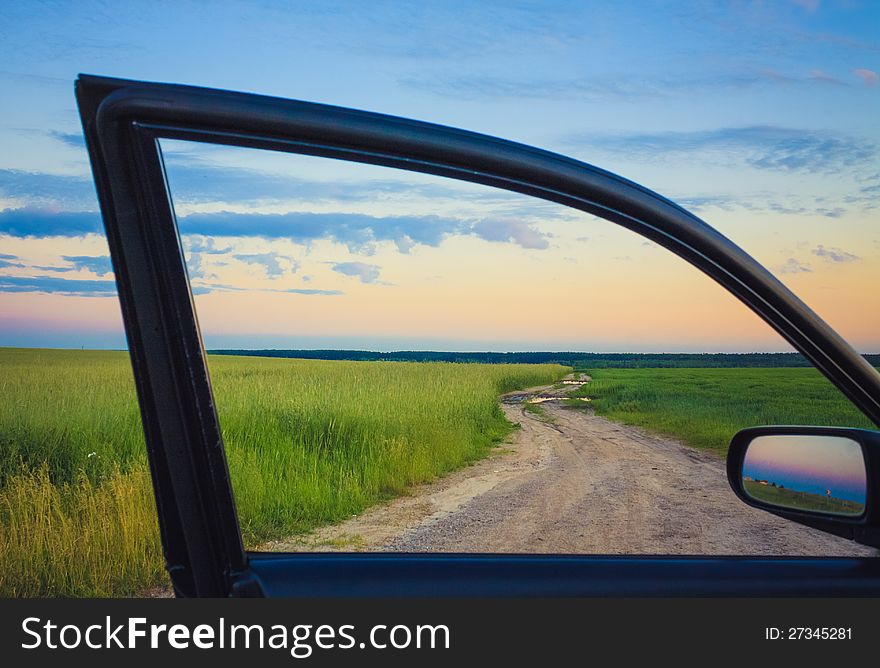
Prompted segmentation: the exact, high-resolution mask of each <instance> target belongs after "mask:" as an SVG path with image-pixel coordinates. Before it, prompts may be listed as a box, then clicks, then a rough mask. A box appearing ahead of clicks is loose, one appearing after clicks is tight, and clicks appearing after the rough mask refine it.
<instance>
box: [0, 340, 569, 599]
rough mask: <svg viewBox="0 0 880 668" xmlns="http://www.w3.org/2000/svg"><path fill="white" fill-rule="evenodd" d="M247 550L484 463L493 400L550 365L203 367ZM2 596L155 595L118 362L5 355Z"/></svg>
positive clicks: (144, 488)
mask: <svg viewBox="0 0 880 668" xmlns="http://www.w3.org/2000/svg"><path fill="white" fill-rule="evenodd" d="M209 365H210V367H211V373H212V378H213V382H214V388H215V394H216V397H217V404H218V412H219V415H220V420H221V426H222V429H223V435H224V438H225V440H226V445H227V456H228V459H229V466H230V469H231V471H232V480H233V486H234V489H235V494H236V502H237V505H238V510H239V515H240V517H241V522H242V527H243V530H244V534H245V540H246V542H247V543H248V544H249V545H251V546H253V545H256V544H259V543H260V542H262V541H265V540H267V539H270V538H275V537H281V536H286V535H291V534H293V533H296V532H299V531H305V530H308V529H310V528H313V527H315V526H318V525H320V524H325V523H328V522H332V521H334V520H339V519H342V518H345V517H348V516H350V515H352V514H354V513H357V512H360V511H361V510H363V509H364V508H366V507H367V506H369V505H370V504H373V503H376V502H378V501H380V500H382V499H386V498H389V497H391V496H394V495H398V494H401V493H404V492H405V490H406V489H407V487H409V486H411V485H413V484H416V483H419V482H423V481H426V480H430V479H432V478H435V477H437V476H439V475H442V474H443V473H446V472H448V471H450V470H452V469H455V468H458V467H461V466H463V465H465V464H467V463H468V462H471V461H473V460H476V459H478V458H480V457H482V456H484V455H486V454H487V452H488V451H489V449H490V448H491V447H492V445H493V444H494V443H497V442H498V441H500V440H501V439H502V438H503V437H504V436H506V435H507V434H508V433H509V431H510V429H511V425H510V424H509V423H508V422H507V421H506V420H505V419H504V416H503V413H502V412H501V409H500V407H499V405H498V401H497V397H498V395H499V394H500V393H503V392H507V391H511V390H514V389H520V388H524V387H528V386H532V385H538V384H546V383H552V382H554V381H555V380H557V379H559V378H560V377H561V376H562V375H564V373H565V372H566V371H567V370H568V369H566V368H565V367H561V366H558V365H550V364H548V365H481V364H463V365H455V364H445V363H398V362H336V361H317V360H291V359H268V358H266V359H262V358H239V357H227V356H223V357H220V356H217V357H211V358H209ZM0 398H2V401H0V564H3V568H2V569H0V596H11V595H18V596H33V595H43V596H59V595H66V596H107V595H124V594H130V593H136V592H138V591H141V590H143V589H144V588H146V587H149V586H151V585H154V584H156V583H158V582H161V579H162V576H163V569H162V559H161V549H160V545H159V539H158V530H157V528H156V521H155V509H154V505H153V500H152V492H151V488H150V482H149V475H148V472H147V466H146V457H145V454H144V444H143V436H142V432H141V426H140V418H139V415H138V412H137V404H136V401H135V395H134V387H133V383H132V379H131V371H130V367H129V364H128V358H127V355H126V354H125V353H114V352H91V351H48V350H18V349H0Z"/></svg>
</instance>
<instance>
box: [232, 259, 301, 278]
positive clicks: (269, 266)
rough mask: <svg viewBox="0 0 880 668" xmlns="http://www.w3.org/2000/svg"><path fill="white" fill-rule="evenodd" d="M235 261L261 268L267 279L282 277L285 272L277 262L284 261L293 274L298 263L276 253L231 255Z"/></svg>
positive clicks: (297, 267)
mask: <svg viewBox="0 0 880 668" xmlns="http://www.w3.org/2000/svg"><path fill="white" fill-rule="evenodd" d="M232 257H234V258H235V259H236V260H238V261H239V262H244V263H245V264H255V265H257V266H260V267H263V269H264V270H265V271H266V276H267V277H268V278H278V277H280V276H283V275H284V274H285V273H286V272H287V270H286V269H285V268H284V267H282V266H281V263H280V262H279V260H285V261H286V262H287V263H288V264H290V265H291V270H292V271H293V272H294V273H295V272H296V270H297V269H299V263H297V262H296V261H294V260H290V259H289V258H286V257H284V256H282V255H279V254H278V253H252V254H237V255H233V256H232Z"/></svg>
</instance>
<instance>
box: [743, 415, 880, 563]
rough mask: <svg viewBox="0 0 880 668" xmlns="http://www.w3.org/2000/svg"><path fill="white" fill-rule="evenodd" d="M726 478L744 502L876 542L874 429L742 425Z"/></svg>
mask: <svg viewBox="0 0 880 668" xmlns="http://www.w3.org/2000/svg"><path fill="white" fill-rule="evenodd" d="M727 478H728V480H729V482H730V486H731V487H732V488H733V491H734V492H735V493H736V495H737V496H738V497H739V498H740V499H742V500H743V501H744V502H745V503H747V504H748V505H750V506H754V507H756V508H761V509H763V510H767V511H769V512H771V513H773V514H774V515H779V516H780V517H784V518H786V519H789V520H792V521H794V522H799V523H801V524H806V525H808V526H811V527H814V528H816V529H821V530H823V531H827V532H829V533H833V534H836V535H838V536H843V537H844V538H850V539H853V540H856V541H858V542H860V543H864V544H866V545H873V546H874V547H880V507H878V495H880V432H875V431H868V430H865V429H842V428H838V427H752V428H750V429H743V430H742V431H740V432H739V433H738V434H737V435H736V436H734V437H733V440H732V441H731V443H730V449H729V450H728V453H727Z"/></svg>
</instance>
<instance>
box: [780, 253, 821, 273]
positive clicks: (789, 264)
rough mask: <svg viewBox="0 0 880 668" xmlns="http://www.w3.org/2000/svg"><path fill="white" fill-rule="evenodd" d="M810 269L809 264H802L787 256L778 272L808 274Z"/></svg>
mask: <svg viewBox="0 0 880 668" xmlns="http://www.w3.org/2000/svg"><path fill="white" fill-rule="evenodd" d="M812 271H813V270H812V269H810V265H808V264H802V263H801V262H799V261H798V260H796V259H794V258H793V257H790V258H788V260H786V261H785V264H783V265H782V266H781V267H780V268H779V273H780V274H809V273H810V272H812Z"/></svg>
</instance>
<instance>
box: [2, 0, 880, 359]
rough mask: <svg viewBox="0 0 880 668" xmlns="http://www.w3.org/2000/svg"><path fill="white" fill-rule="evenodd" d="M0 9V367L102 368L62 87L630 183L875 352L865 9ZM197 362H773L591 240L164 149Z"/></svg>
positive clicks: (443, 193) (755, 343)
mask: <svg viewBox="0 0 880 668" xmlns="http://www.w3.org/2000/svg"><path fill="white" fill-rule="evenodd" d="M368 4H369V6H367V3H363V2H277V3H276V2H254V3H230V2H219V1H215V2H211V3H200V2H180V1H178V2H173V3H166V2H161V1H155V0H154V1H151V2H149V3H139V2H126V3H125V4H124V9H123V5H121V4H120V3H110V2H107V3H104V2H76V3H67V2H46V3H41V2H26V3H13V2H10V1H8V0H6V1H5V2H3V16H4V21H3V22H2V23H0V147H2V150H0V346H4V345H9V346H40V347H74V348H79V347H87V348H122V347H124V346H125V340H124V336H123V333H122V325H121V320H120V316H119V307H118V303H117V301H116V298H115V287H114V282H113V273H112V268H111V266H110V262H109V258H108V250H107V245H106V241H105V239H104V236H103V233H102V228H101V222H100V215H99V213H98V212H97V210H98V206H97V201H96V198H95V194H94V187H93V185H92V181H91V175H90V171H89V166H88V162H87V157H86V153H85V149H84V145H83V141H82V134H81V128H80V127H79V122H78V116H77V113H76V106H75V100H74V96H73V82H74V80H75V78H76V76H77V74H78V73H81V72H82V73H89V74H98V75H106V76H117V77H124V78H131V79H140V80H149V81H162V82H174V83H187V84H193V85H201V86H208V87H215V88H224V89H231V90H240V91H246V92H253V93H261V94H269V95H276V96H280V97H287V98H296V99H301V100H308V101H314V102H322V103H330V104H335V105H341V106H345V107H352V108H357V109H366V110H370V111H378V112H383V113H390V114H394V115H397V116H405V117H410V118H416V119H420V120H426V121H431V122H435V123H441V124H444V125H451V126H455V127H462V128H465V129H469V130H474V131H478V132H484V133H487V134H491V135H495V136H500V137H504V138H507V139H513V140H516V141H520V142H524V143H527V144H533V145H536V146H539V147H541V148H545V149H549V150H552V151H557V152H560V153H563V154H565V155H569V156H571V157H574V158H577V159H580V160H583V161H585V162H587V163H591V164H595V165H597V166H599V167H602V168H604V169H607V170H610V171H612V172H616V173H618V174H620V175H622V176H624V177H626V178H629V179H631V180H634V181H636V182H638V183H641V184H643V185H645V186H647V187H649V188H651V189H653V190H656V191H657V192H659V193H661V194H662V195H664V196H666V197H669V198H670V199H673V200H674V201H676V202H678V203H679V204H681V205H683V206H685V207H686V208H688V209H690V210H691V211H693V212H694V213H696V214H697V215H698V216H700V217H701V218H703V219H704V220H706V221H707V222H708V223H709V224H711V225H712V226H714V227H716V228H717V229H719V230H720V231H721V232H722V233H724V234H725V235H727V236H728V237H730V238H731V239H732V240H733V241H735V242H736V243H737V244H739V245H740V246H742V247H743V248H744V249H746V250H747V251H748V252H749V253H750V254H752V255H753V256H754V257H755V258H756V259H757V260H759V261H760V262H762V263H763V264H764V265H765V266H767V267H768V268H769V269H770V270H771V271H773V272H774V273H775V274H776V275H777V276H778V277H779V278H780V279H781V280H782V281H783V282H784V283H786V284H787V285H788V286H789V287H790V288H792V289H793V290H794V291H795V293H796V294H798V295H799V296H800V297H801V298H802V299H803V300H804V301H806V302H807V304H808V305H810V306H811V307H812V308H813V309H814V310H816V311H817V312H818V313H819V314H820V315H821V316H822V317H823V318H825V319H826V320H827V321H828V322H829V323H830V324H831V325H832V326H833V327H835V328H836V329H837V330H838V331H839V332H840V333H841V334H842V335H843V336H844V337H845V338H847V339H848V340H849V341H850V342H851V343H852V344H853V345H854V346H855V347H856V348H857V349H859V350H861V351H863V352H880V287H878V286H880V217H878V208H877V207H878V202H880V123H878V122H877V118H880V77H878V73H880V4H878V3H871V2H858V1H857V0H838V1H834V0H799V1H790V0H779V1H777V2H769V1H763V2H758V1H754V2H750V1H746V0H740V1H731V2H715V1H713V2H688V3H670V2H656V3H654V2H639V3H605V2H570V3H569V2H487V1H482V2H479V3H458V2H451V1H450V2H422V3H402V2H381V1H379V2H371V3H368ZM162 150H163V155H164V159H165V161H166V166H167V169H168V173H169V181H170V188H171V195H172V198H173V202H174V206H175V211H176V214H177V217H178V223H179V228H180V231H181V242H182V245H183V248H184V250H185V256H186V259H187V265H188V271H189V275H190V278H191V284H192V288H193V293H194V296H195V300H196V304H197V309H198V315H199V321H200V324H201V327H202V333H203V337H204V340H205V344H206V346H207V347H209V348H212V347H214V348H219V347H238V348H367V349H377V350H396V349H455V350H500V351H503V350H586V351H623V352H625V351H646V352H664V351H666V352H679V351H693V352H703V351H732V352H748V351H755V350H762V351H764V350H766V351H776V350H788V349H789V348H788V346H787V344H786V343H785V342H784V341H782V339H781V338H780V337H779V336H778V335H776V334H775V333H774V332H772V331H771V330H770V329H769V327H767V326H766V325H765V324H764V323H763V322H761V321H760V320H759V319H758V318H757V317H756V316H754V315H753V314H752V313H751V312H750V311H749V310H748V309H746V308H745V307H744V306H742V305H741V304H740V303H739V302H737V301H736V300H735V299H734V298H733V297H731V296H729V295H728V294H727V293H726V292H725V291H724V290H723V289H722V288H720V287H718V286H717V285H715V284H714V283H713V282H712V281H711V280H710V279H708V278H706V277H705V276H703V275H702V274H700V273H699V272H698V271H697V270H695V269H694V268H692V267H691V266H690V265H688V264H686V263H685V262H684V261H682V260H680V259H678V258H676V257H674V256H673V255H671V254H670V253H669V252H668V251H666V250H664V249H661V248H659V247H657V246H655V245H653V244H652V243H651V242H648V241H646V240H644V239H642V238H641V237H638V236H637V235H635V234H633V233H631V232H628V231H626V230H623V229H621V228H618V227H616V226H615V225H613V224H612V223H609V222H607V221H603V220H599V219H596V218H594V217H592V216H589V215H586V214H583V213H579V212H576V211H573V210H570V209H566V208H565V207H562V206H559V205H555V204H550V203H546V202H541V201H538V200H535V199H532V198H528V197H525V196H520V195H514V194H511V193H505V192H501V191H498V190H493V189H489V188H486V187H482V186H476V185H473V184H464V183H459V182H455V181H452V180H447V179H442V178H440V177H431V176H425V175H416V174H409V173H405V172H400V171H396V170H391V169H384V168H377V167H367V166H363V165H351V164H346V163H343V162H339V161H332V160H328V159H319V158H309V157H302V156H294V155H282V154H270V153H267V152H262V151H256V150H249V149H232V148H224V147H217V146H207V145H199V144H191V143H186V142H179V141H178V142H170V141H165V142H163V144H162Z"/></svg>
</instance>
